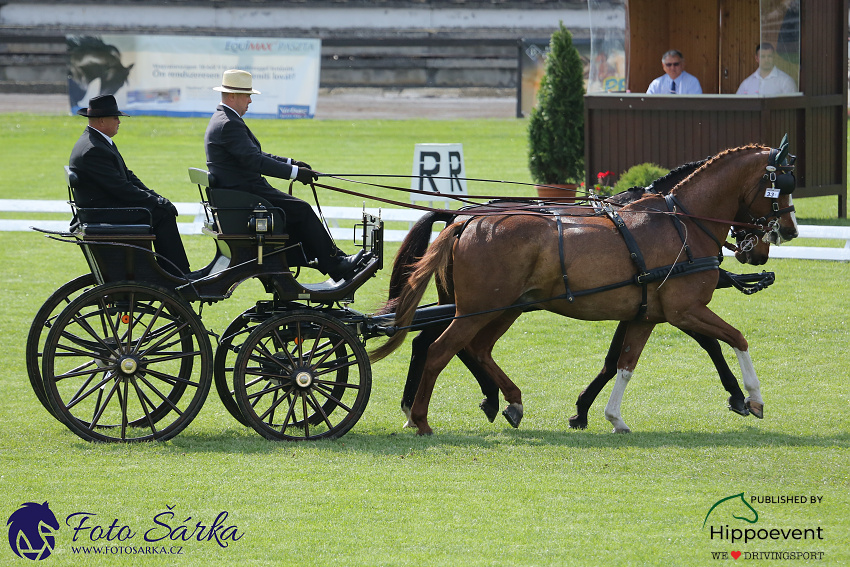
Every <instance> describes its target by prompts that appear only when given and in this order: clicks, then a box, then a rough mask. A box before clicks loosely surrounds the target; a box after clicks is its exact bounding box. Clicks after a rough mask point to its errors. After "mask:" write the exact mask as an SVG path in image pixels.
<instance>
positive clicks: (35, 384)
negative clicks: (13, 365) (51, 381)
mask: <svg viewBox="0 0 850 567" xmlns="http://www.w3.org/2000/svg"><path fill="white" fill-rule="evenodd" d="M95 285H97V280H96V279H95V277H94V274H91V273H89V274H84V275H82V276H79V277H76V278H74V279H73V280H71V281H69V282H68V283H66V284H65V285H63V286H61V287H60V288H59V289H57V290H56V291H54V292H53V293H52V294H50V297H48V298H47V301H45V302H44V304H43V305H42V306H41V308H40V309H39V310H38V312H36V314H35V317H34V318H33V320H32V325H31V326H30V332H29V334H28V335H27V344H26V347H25V350H24V353H25V356H26V361H27V374H28V375H29V379H30V385H31V386H32V389H33V391H34V392H35V395H36V397H37V398H38V401H39V402H41V405H42V406H44V408H45V409H46V410H47V411H49V412H50V414H51V415H52V416H53V417H55V418H56V419H58V420H59V421H62V418H61V416H59V415H56V414H55V413H54V412H53V408H52V407H51V406H50V402H49V401H47V394H46V393H45V392H44V383H43V382H42V380H41V355H42V353H43V352H44V340H45V338H46V337H47V332H48V331H49V330H50V327H52V326H53V323H54V321H56V317H58V316H59V313H61V312H62V310H63V309H64V308H65V307H66V306H67V305H68V304H69V303H71V301H72V300H73V299H75V298H76V297H78V296H79V295H80V292H82V291H84V290H85V289H86V288H90V287H93V286H95Z"/></svg>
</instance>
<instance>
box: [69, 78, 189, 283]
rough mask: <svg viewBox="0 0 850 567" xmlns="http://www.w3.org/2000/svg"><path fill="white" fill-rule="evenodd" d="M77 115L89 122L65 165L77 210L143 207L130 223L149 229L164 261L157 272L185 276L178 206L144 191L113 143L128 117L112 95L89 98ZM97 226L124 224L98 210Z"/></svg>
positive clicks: (186, 267)
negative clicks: (72, 179)
mask: <svg viewBox="0 0 850 567" xmlns="http://www.w3.org/2000/svg"><path fill="white" fill-rule="evenodd" d="M77 114H79V115H81V116H86V117H88V127H87V128H86V129H85V131H84V132H83V134H82V136H80V139H79V140H77V143H76V144H74V149H73V150H71V158H70V160H69V165H70V167H71V170H72V171H73V172H74V173H76V174H77V179H78V181H77V184H76V186H75V187H74V199H75V201H76V204H77V207H80V208H103V209H119V208H143V209H147V210H148V211H150V213H151V215H150V219H149V218H148V217H147V215H144V214H143V215H140V216H143V217H144V218H139V219H138V220H136V221H134V222H139V223H147V222H148V221H149V220H150V222H151V225H152V229H153V233H154V235H155V236H156V239H155V240H154V249H155V250H156V252H157V253H158V254H161V255H162V256H163V257H164V258H165V259H167V260H169V262H170V263H169V262H160V265H161V266H162V268H163V269H164V270H165V271H167V272H169V273H171V274H173V275H175V276H178V277H180V276H182V275H187V274H188V273H189V260H188V258H187V257H186V251H185V250H184V248H183V242H182V241H181V240H180V233H179V232H178V230H177V207H175V206H174V205H173V204H172V203H171V201H169V200H168V199H166V198H165V197H162V196H161V195H158V194H157V193H156V192H155V191H153V190H151V189H149V188H148V187H147V186H146V185H145V184H144V183H142V181H141V180H140V179H139V178H138V177H136V176H135V174H133V172H132V171H130V170H129V169H128V168H127V165H126V164H125V163H124V158H123V157H121V154H120V152H119V151H118V148H117V147H116V145H115V142H113V141H112V138H113V137H114V136H115V134H117V133H118V126H119V125H120V124H121V119H120V118H119V117H120V116H128V115H127V114H125V113H123V112H121V111H120V110H118V103H117V102H116V101H115V97H114V96H112V95H101V96H96V97H92V99H91V100H90V101H89V106H88V108H81V109H80V110H79V111H77ZM98 214H100V215H102V218H99V219H98V220H99V221H100V222H105V223H109V222H127V216H126V215H117V216H116V217H110V215H109V211H102V212H101V211H98Z"/></svg>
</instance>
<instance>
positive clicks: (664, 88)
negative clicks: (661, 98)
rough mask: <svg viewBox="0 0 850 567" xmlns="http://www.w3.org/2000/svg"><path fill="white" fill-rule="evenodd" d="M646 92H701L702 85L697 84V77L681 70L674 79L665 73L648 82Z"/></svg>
mask: <svg viewBox="0 0 850 567" xmlns="http://www.w3.org/2000/svg"><path fill="white" fill-rule="evenodd" d="M674 82H675V83H676V88H675V89H674V88H673V83H674ZM646 94H702V85H700V84H699V79H697V78H696V77H694V76H693V75H691V74H690V73H688V72H687V71H682V74H681V75H679V76H678V77H677V78H676V80H675V81H673V79H671V78H670V77H669V76H668V75H667V73H665V74H663V75H661V76H660V77H658V78H657V79H655V80H654V81H652V82H651V83H649V88H648V89H646Z"/></svg>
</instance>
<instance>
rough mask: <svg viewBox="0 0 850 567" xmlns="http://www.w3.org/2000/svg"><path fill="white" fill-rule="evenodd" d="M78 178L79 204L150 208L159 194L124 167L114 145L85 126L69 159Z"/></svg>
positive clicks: (77, 196)
mask: <svg viewBox="0 0 850 567" xmlns="http://www.w3.org/2000/svg"><path fill="white" fill-rule="evenodd" d="M69 165H70V166H71V170H72V171H74V173H76V174H77V178H78V179H79V181H78V183H77V187H76V188H75V200H76V202H77V206H79V207H101V208H107V207H127V206H133V207H143V208H145V209H148V210H153V209H154V208H156V206H157V199H158V197H159V195H158V194H157V193H155V192H154V191H153V190H151V189H148V188H147V186H146V185H145V184H144V183H142V181H141V179H139V178H138V177H136V176H135V174H134V173H133V172H132V171H130V170H129V169H127V165H126V164H125V163H124V159H123V158H122V157H121V154H120V153H119V152H118V148H117V147H115V144H110V143H109V142H108V141H107V140H106V138H105V137H104V136H103V134H101V133H100V132H98V131H97V130H94V129H93V128H89V127H87V128H86V130H85V132H83V135H82V136H80V139H79V140H77V143H76V144H74V149H73V150H71V159H70V161H69Z"/></svg>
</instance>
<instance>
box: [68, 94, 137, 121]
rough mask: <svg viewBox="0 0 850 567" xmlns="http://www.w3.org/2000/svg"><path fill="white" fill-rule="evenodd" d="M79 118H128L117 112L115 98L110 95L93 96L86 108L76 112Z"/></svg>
mask: <svg viewBox="0 0 850 567" xmlns="http://www.w3.org/2000/svg"><path fill="white" fill-rule="evenodd" d="M77 114H79V115H80V116H88V117H89V118H100V117H104V116H130V115H129V114H125V113H123V112H121V111H120V110H118V103H117V102H115V97H114V96H112V95H111V94H107V95H100V96H93V97H91V99H90V100H89V106H88V108H81V109H79V110H78V111H77Z"/></svg>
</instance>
